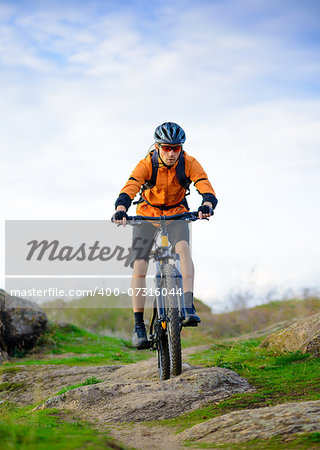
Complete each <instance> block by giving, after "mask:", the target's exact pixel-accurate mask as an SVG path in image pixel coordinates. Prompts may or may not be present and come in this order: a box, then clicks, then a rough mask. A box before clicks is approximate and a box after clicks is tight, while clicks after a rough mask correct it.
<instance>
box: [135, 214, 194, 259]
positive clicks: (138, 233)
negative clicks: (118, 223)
mask: <svg viewBox="0 0 320 450" xmlns="http://www.w3.org/2000/svg"><path fill="white" fill-rule="evenodd" d="M158 230H159V227H155V226H154V225H152V224H151V223H150V222H143V223H142V224H141V225H135V226H134V227H133V232H132V248H131V261H130V266H131V267H133V263H134V262H135V260H136V259H144V260H145V261H149V259H150V252H151V250H152V248H153V246H154V242H155V239H156V233H157V231H158ZM167 230H168V237H169V242H170V244H171V245H172V247H173V248H174V247H175V245H176V243H177V242H180V241H187V242H188V243H189V235H190V233H189V224H188V223H187V222H186V221H184V220H175V221H172V222H171V223H169V224H167Z"/></svg>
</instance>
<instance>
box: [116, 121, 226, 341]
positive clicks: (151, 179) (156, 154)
mask: <svg viewBox="0 0 320 450" xmlns="http://www.w3.org/2000/svg"><path fill="white" fill-rule="evenodd" d="M154 140H155V144H154V146H153V147H152V150H151V151H150V152H149V153H148V155H147V156H146V158H144V159H142V160H141V161H140V162H139V163H138V164H137V166H136V167H135V169H134V170H133V172H132V174H131V176H130V178H129V179H128V181H127V183H126V184H125V186H124V188H123V189H122V190H121V192H120V195H119V197H118V199H117V200H116V203H115V207H116V212H115V214H114V215H113V220H114V222H115V223H116V224H122V225H125V224H126V222H127V214H126V213H127V211H128V209H129V207H130V205H131V203H132V200H133V199H134V197H135V196H136V194H137V193H138V192H139V191H140V188H141V187H142V190H141V198H140V200H139V201H138V206H137V214H138V215H142V216H152V217H159V216H163V215H166V216H172V215H174V214H179V213H183V212H185V211H188V210H189V207H188V204H187V201H186V198H185V196H186V195H187V191H188V188H189V184H190V183H191V182H193V183H194V185H195V186H196V189H197V191H198V192H199V194H201V195H202V204H201V206H200V207H199V209H198V214H199V219H202V218H209V217H210V216H211V215H212V214H213V209H214V208H215V207H216V205H217V203H218V201H217V199H216V196H215V192H214V190H213V188H212V186H211V184H210V182H209V180H208V177H207V175H206V173H205V172H204V170H203V168H202V166H201V165H200V164H199V162H198V161H197V160H196V159H195V158H193V157H192V156H189V155H188V154H187V153H186V152H185V151H184V150H183V144H184V142H185V140H186V136H185V132H184V131H183V129H182V128H181V127H180V126H179V125H177V124H176V123H173V122H165V123H163V124H162V125H159V126H158V127H157V128H156V130H155V133H154ZM156 231H157V227H155V226H154V225H152V224H151V223H150V222H145V223H142V224H141V225H140V226H137V227H134V230H133V242H134V241H135V239H137V238H140V240H141V241H142V240H144V241H145V242H152V241H153V238H154V236H155V234H156ZM168 235H169V241H170V243H171V245H172V246H173V247H174V248H175V252H176V253H178V255H179V256H180V264H181V273H182V277H183V291H184V299H185V305H186V318H185V320H184V321H183V325H184V326H196V325H198V323H200V318H199V316H198V315H197V314H196V310H195V307H194V303H193V283H194V267H193V262H192V258H191V253H190V247H189V228H188V224H187V223H186V222H185V221H175V222H173V223H170V224H169V225H168ZM150 251H151V246H150V245H146V246H145V248H144V250H143V253H142V254H141V249H139V250H138V251H135V249H134V248H133V251H132V258H131V263H132V266H133V275H132V285H131V287H132V288H133V296H132V304H133V312H134V319H135V328H134V331H133V338H132V344H133V345H134V347H136V348H138V349H143V348H148V347H149V342H148V339H147V334H146V328H145V324H144V319H143V315H144V305H145V296H143V295H142V294H141V292H143V289H137V288H145V287H146V280H145V278H146V274H147V269H148V261H149V256H150Z"/></svg>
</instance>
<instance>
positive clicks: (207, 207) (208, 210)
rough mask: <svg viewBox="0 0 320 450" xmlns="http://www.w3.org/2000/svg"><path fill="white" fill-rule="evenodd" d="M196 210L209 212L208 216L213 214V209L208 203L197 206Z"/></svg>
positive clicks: (203, 212) (204, 212)
mask: <svg viewBox="0 0 320 450" xmlns="http://www.w3.org/2000/svg"><path fill="white" fill-rule="evenodd" d="M198 212H202V214H210V216H213V209H212V208H211V207H210V206H208V205H201V206H199V208H198Z"/></svg>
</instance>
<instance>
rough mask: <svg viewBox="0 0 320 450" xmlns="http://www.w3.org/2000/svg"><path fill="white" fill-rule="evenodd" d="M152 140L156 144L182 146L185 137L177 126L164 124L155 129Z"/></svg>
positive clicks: (170, 123)
mask: <svg viewBox="0 0 320 450" xmlns="http://www.w3.org/2000/svg"><path fill="white" fill-rule="evenodd" d="M154 140H155V141H156V142H157V143H158V144H183V143H184V142H185V140H186V135H185V132H184V131H183V129H182V128H181V127H180V126H179V125H178V124H176V123H174V122H165V123H163V124H162V125H159V126H158V127H157V128H156V131H155V132H154Z"/></svg>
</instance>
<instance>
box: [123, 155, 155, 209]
mask: <svg viewBox="0 0 320 450" xmlns="http://www.w3.org/2000/svg"><path fill="white" fill-rule="evenodd" d="M149 159H150V162H149ZM149 166H150V167H149ZM151 170H152V165H151V158H150V157H149V156H148V157H147V158H145V159H142V160H141V161H140V162H139V163H138V164H137V165H136V167H135V168H134V170H133V172H132V173H131V175H130V177H129V179H128V181H127V182H126V184H125V186H124V187H123V189H121V192H120V194H119V197H118V198H117V200H116V202H115V207H116V208H117V206H119V205H123V206H124V207H125V208H126V209H127V211H128V209H129V208H130V205H131V202H132V200H133V199H134V197H135V196H136V194H137V193H138V192H139V191H140V188H141V186H142V185H143V184H144V183H145V182H146V181H147V180H149V179H150V178H151Z"/></svg>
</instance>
